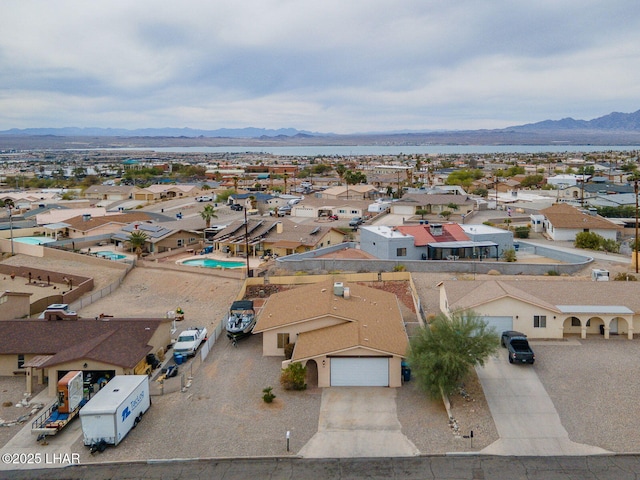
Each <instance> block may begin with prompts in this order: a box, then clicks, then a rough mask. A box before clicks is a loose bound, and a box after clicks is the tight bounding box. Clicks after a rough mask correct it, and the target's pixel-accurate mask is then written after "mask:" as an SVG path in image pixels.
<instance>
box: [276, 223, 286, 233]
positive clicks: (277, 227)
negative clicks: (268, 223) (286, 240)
mask: <svg viewBox="0 0 640 480" xmlns="http://www.w3.org/2000/svg"><path fill="white" fill-rule="evenodd" d="M283 230H284V226H283V225H282V222H278V223H276V233H282V231H283Z"/></svg>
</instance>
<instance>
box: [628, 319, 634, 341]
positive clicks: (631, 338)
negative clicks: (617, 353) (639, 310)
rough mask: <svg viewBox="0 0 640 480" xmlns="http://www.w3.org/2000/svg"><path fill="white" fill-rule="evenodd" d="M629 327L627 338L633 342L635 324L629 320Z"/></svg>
mask: <svg viewBox="0 0 640 480" xmlns="http://www.w3.org/2000/svg"><path fill="white" fill-rule="evenodd" d="M627 325H628V326H629V331H628V332H627V338H628V339H629V340H633V323H631V322H629V320H627Z"/></svg>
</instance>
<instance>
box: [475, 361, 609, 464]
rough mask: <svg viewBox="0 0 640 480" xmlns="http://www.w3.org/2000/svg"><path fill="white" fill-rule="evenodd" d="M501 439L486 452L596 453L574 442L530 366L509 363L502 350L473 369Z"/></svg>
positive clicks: (597, 451)
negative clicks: (482, 365) (481, 365)
mask: <svg viewBox="0 0 640 480" xmlns="http://www.w3.org/2000/svg"><path fill="white" fill-rule="evenodd" d="M476 371H477V373H478V378H479V379H480V383H481V384H482V389H483V390H484V394H485V398H486V399H487V403H488V405H489V409H490V410H491V415H492V416H493V421H494V422H495V425H496V429H497V430H498V434H499V435H500V440H498V441H496V442H494V443H492V444H491V445H489V446H488V447H486V448H485V449H483V450H482V451H481V452H480V453H483V454H487V455H521V456H522V455H529V456H554V455H597V454H606V453H610V452H608V451H607V450H604V449H602V448H599V447H594V446H591V445H585V444H582V443H575V442H572V441H571V440H569V434H568V433H567V431H566V430H565V428H564V427H563V426H562V424H561V423H560V416H559V415H558V412H557V411H556V408H555V406H554V405H553V402H552V401H551V398H549V395H548V394H547V391H546V390H545V388H544V386H543V385H542V383H541V382H540V380H539V379H538V375H537V374H536V371H535V370H534V368H533V367H532V366H531V365H516V364H513V365H512V364H510V363H509V362H508V361H507V354H506V350H505V349H501V351H500V354H499V356H498V357H492V358H490V359H489V361H488V362H487V363H486V364H485V366H484V367H482V368H477V369H476Z"/></svg>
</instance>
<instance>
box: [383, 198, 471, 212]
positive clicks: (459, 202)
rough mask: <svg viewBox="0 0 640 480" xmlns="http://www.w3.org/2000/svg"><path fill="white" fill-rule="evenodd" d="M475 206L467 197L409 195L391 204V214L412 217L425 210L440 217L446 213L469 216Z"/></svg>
mask: <svg viewBox="0 0 640 480" xmlns="http://www.w3.org/2000/svg"><path fill="white" fill-rule="evenodd" d="M475 205H476V202H475V201H474V200H473V199H471V198H470V197H468V196H466V195H447V194H409V195H405V196H404V197H402V198H401V199H400V200H399V201H397V202H393V203H392V204H391V213H394V214H396V215H406V216H407V217H412V216H414V215H419V214H418V213H416V212H418V211H419V210H423V211H425V212H426V214H430V215H434V214H436V215H439V214H441V213H442V212H444V211H449V212H453V213H456V214H461V215H467V214H468V213H469V212H471V211H473V209H474V206H475Z"/></svg>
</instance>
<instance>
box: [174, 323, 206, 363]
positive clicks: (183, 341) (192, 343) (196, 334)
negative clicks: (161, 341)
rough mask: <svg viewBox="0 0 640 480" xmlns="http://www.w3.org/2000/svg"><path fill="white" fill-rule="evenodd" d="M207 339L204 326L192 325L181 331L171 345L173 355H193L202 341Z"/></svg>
mask: <svg viewBox="0 0 640 480" xmlns="http://www.w3.org/2000/svg"><path fill="white" fill-rule="evenodd" d="M206 339H207V329H206V328H205V327H194V328H190V329H188V330H185V331H183V332H182V333H181V334H180V335H179V336H178V340H177V341H176V343H174V345H173V355H174V357H175V356H176V355H184V356H185V357H193V356H194V355H195V354H196V351H197V350H198V347H199V346H200V344H201V343H202V342H204V341H205V340H206Z"/></svg>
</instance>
